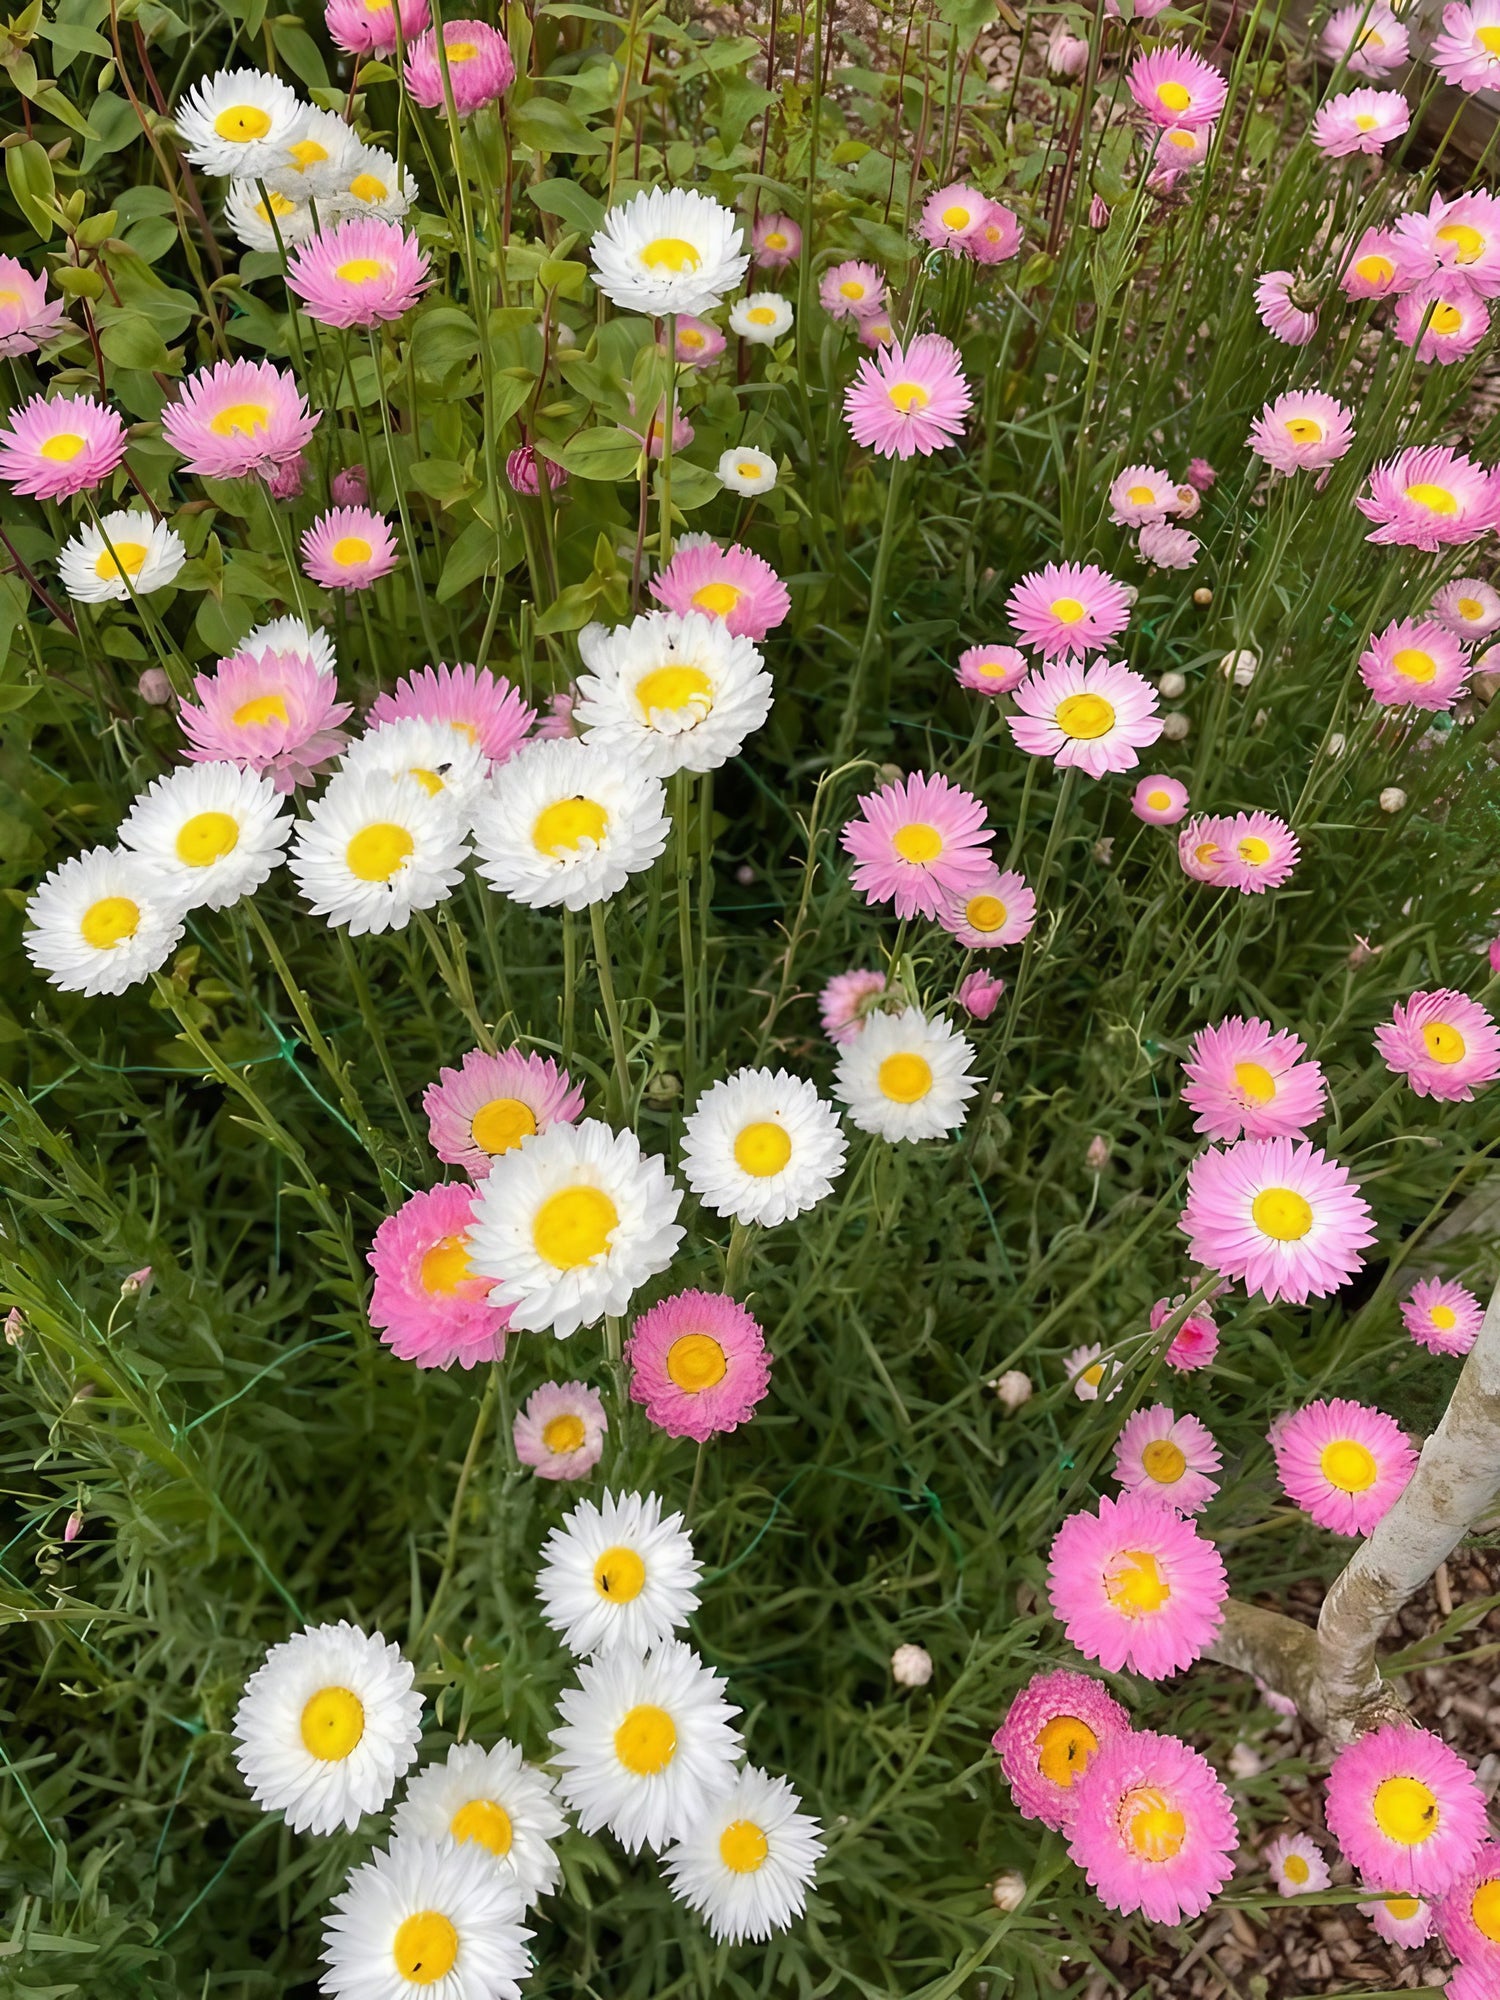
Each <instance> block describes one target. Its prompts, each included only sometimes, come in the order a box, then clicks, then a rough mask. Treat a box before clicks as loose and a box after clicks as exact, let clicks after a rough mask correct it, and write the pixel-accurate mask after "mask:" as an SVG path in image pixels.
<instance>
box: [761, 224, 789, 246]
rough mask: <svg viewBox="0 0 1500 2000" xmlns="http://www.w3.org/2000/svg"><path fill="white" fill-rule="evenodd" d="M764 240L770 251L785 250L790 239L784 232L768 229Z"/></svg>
mask: <svg viewBox="0 0 1500 2000" xmlns="http://www.w3.org/2000/svg"><path fill="white" fill-rule="evenodd" d="M762 240H763V242H764V244H765V247H766V248H767V249H768V250H785V248H786V246H787V243H788V242H789V240H790V239H789V238H788V236H787V235H786V233H785V231H784V230H780V229H768V230H767V231H766V233H765V236H764V238H763V239H762Z"/></svg>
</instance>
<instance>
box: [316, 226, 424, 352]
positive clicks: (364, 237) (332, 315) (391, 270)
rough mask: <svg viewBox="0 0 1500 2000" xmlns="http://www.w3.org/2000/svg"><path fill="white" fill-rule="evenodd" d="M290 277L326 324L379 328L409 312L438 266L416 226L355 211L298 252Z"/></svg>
mask: <svg viewBox="0 0 1500 2000" xmlns="http://www.w3.org/2000/svg"><path fill="white" fill-rule="evenodd" d="M286 282H287V286H288V288H289V290H291V291H292V292H294V293H295V294H296V296H297V297H298V298H299V299H300V300H301V301H302V304H303V306H304V307H305V309H306V310H307V312H308V314H309V315H310V316H311V317H312V318H313V319H315V320H317V321H318V322H319V323H320V324H321V325H323V326H333V327H348V326H359V327H373V326H379V325H380V324H381V323H382V322H384V321H386V320H397V319H400V318H401V317H402V315H403V314H404V313H407V312H409V311H410V310H411V308H412V307H413V306H414V305H415V304H416V302H417V300H418V299H419V298H420V297H421V296H422V294H423V292H425V291H426V289H427V287H428V285H429V284H431V282H432V271H431V264H430V261H429V259H428V256H427V253H426V251H425V250H423V249H422V247H421V245H420V244H419V243H418V242H417V238H416V234H415V232H414V231H410V230H406V229H403V228H402V227H401V225H400V223H399V222H383V221H382V220H381V219H380V218H379V217H378V216H370V215H350V216H346V217H345V218H344V220H343V221H342V222H335V223H334V224H333V225H332V226H331V227H330V228H328V229H320V230H319V231H318V233H317V234H316V235H315V236H310V237H309V238H308V240H307V241H306V242H305V243H303V244H301V245H299V246H298V248H297V249H296V250H294V251H293V252H292V254H291V256H290V257H289V258H288V259H287V267H286Z"/></svg>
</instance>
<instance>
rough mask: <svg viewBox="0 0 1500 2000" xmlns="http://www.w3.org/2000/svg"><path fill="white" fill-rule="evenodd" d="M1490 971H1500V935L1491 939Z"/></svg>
mask: <svg viewBox="0 0 1500 2000" xmlns="http://www.w3.org/2000/svg"><path fill="white" fill-rule="evenodd" d="M1490 971H1491V972H1500V937H1492V938H1491V939H1490Z"/></svg>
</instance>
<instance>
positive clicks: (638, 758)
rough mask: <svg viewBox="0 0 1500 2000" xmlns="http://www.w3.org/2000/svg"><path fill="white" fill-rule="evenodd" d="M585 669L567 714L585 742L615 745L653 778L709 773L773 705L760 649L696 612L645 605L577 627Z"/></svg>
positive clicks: (721, 622)
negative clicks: (633, 613)
mask: <svg viewBox="0 0 1500 2000" xmlns="http://www.w3.org/2000/svg"><path fill="white" fill-rule="evenodd" d="M578 646H579V651H580V652H581V654H582V655H583V659H584V663H585V665H586V666H587V667H588V668H589V669H590V671H589V672H588V673H584V674H580V675H579V677H578V700H577V701H576V702H575V703H574V705H573V720H574V722H575V723H576V724H577V726H578V728H579V729H581V730H582V732H583V738H584V741H585V742H586V743H597V744H600V745H602V746H604V747H605V748H607V749H611V750H620V751H623V752H624V753H625V754H626V755H627V756H629V757H630V759H631V760H632V761H633V762H635V763H638V764H639V765H640V767H641V769H643V770H646V771H649V772H650V773H651V774H652V776H653V777H657V778H666V777H670V776H671V774H672V773H673V772H674V771H717V770H718V768H719V766H720V765H721V764H725V763H727V762H728V761H729V759H730V758H731V757H736V756H738V755H739V752H740V750H741V748H742V747H743V745H744V742H745V738H746V737H747V736H749V735H750V734H751V732H752V731H753V730H756V729H759V728H760V726H761V724H762V723H763V722H764V721H765V719H766V717H767V716H768V715H769V714H770V712H771V697H772V687H771V676H770V675H769V674H768V673H767V672H766V668H765V662H764V660H763V659H762V658H761V655H760V651H759V648H758V647H756V646H755V645H754V644H753V643H752V642H751V641H750V640H749V639H745V638H736V637H734V636H733V635H732V634H731V632H730V630H729V627H728V626H727V625H726V624H725V622H724V620H723V619H722V618H710V617H709V616H708V615H707V614H706V613H705V612H702V611H689V612H688V613H687V614H686V615H685V616H682V615H679V614H678V613H677V612H675V611H647V612H643V613H642V614H641V616H640V617H639V618H633V619H632V620H631V622H630V623H629V624H628V625H620V626H617V627H616V628H615V630H614V631H613V632H606V631H605V630H604V628H603V627H602V626H599V625H593V626H588V627H586V628H585V630H584V631H583V632H581V633H580V634H579V639H578Z"/></svg>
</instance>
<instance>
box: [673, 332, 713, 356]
mask: <svg viewBox="0 0 1500 2000" xmlns="http://www.w3.org/2000/svg"><path fill="white" fill-rule="evenodd" d="M677 345H678V346H679V347H685V348H686V349H687V351H688V353H689V354H696V353H697V352H698V349H699V348H700V347H707V345H708V339H707V336H706V335H704V334H701V333H700V332H699V331H698V329H697V327H695V326H683V327H679V328H678V329H677Z"/></svg>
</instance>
